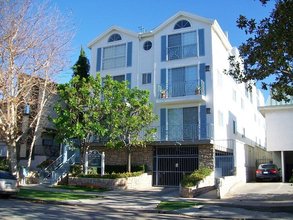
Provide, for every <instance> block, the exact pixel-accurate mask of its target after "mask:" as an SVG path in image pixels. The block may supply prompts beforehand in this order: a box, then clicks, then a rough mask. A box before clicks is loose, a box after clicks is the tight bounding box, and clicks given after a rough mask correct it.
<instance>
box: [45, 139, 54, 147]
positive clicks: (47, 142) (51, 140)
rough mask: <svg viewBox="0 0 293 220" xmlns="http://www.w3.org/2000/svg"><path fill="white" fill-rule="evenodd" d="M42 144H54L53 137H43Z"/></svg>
mask: <svg viewBox="0 0 293 220" xmlns="http://www.w3.org/2000/svg"><path fill="white" fill-rule="evenodd" d="M43 145H44V146H54V140H53V139H43Z"/></svg>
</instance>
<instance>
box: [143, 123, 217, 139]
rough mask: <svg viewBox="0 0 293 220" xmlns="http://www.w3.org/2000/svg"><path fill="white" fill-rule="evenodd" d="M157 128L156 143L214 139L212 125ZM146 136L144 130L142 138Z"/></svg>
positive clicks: (154, 135)
mask: <svg viewBox="0 0 293 220" xmlns="http://www.w3.org/2000/svg"><path fill="white" fill-rule="evenodd" d="M155 128H156V130H157V132H156V133H155V134H153V138H154V141H155V142H164V141H175V142H182V141H185V142H195V141H200V140H213V139H214V126H213V124H211V123H210V124H183V125H169V126H155ZM144 134H145V131H144V130H142V131H141V133H140V136H141V137H143V136H144Z"/></svg>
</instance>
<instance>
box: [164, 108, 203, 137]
mask: <svg viewBox="0 0 293 220" xmlns="http://www.w3.org/2000/svg"><path fill="white" fill-rule="evenodd" d="M197 137H198V107H189V108H176V109H169V110H168V140H169V141H183V140H194V139H197Z"/></svg>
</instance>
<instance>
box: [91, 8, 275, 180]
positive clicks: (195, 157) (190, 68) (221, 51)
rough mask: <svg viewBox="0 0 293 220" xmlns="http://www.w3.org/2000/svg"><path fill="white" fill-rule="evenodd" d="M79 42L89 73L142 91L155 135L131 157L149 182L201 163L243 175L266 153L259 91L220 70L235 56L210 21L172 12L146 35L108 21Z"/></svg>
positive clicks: (251, 174)
mask: <svg viewBox="0 0 293 220" xmlns="http://www.w3.org/2000/svg"><path fill="white" fill-rule="evenodd" d="M87 46H88V48H90V49H91V74H92V75H96V73H100V75H101V77H102V78H103V77H105V76H106V74H110V75H111V76H112V77H113V79H116V80H118V81H122V80H128V81H129V83H130V87H131V88H133V87H138V88H139V89H144V90H149V91H150V101H151V102H152V103H154V105H155V107H154V112H155V113H156V114H157V115H158V116H159V121H158V122H154V123H153V124H152V126H155V127H156V128H157V133H156V135H155V136H154V139H155V141H154V142H153V143H152V144H151V145H150V146H149V148H150V149H151V150H149V151H147V153H146V152H145V153H144V154H139V153H138V154H137V157H138V159H135V158H134V160H135V161H136V162H137V163H138V162H139V161H140V160H139V157H140V156H141V161H142V162H143V163H144V162H145V161H147V162H146V163H148V166H149V169H150V170H151V171H152V172H153V184H154V185H178V183H179V181H180V180H181V179H182V174H183V173H185V174H190V173H192V172H193V171H194V170H195V169H198V168H202V167H210V168H212V169H214V170H215V175H216V177H221V176H227V175H236V176H238V177H239V178H240V179H243V180H249V179H252V178H253V177H254V170H253V168H254V167H255V163H256V162H255V161H256V159H259V158H263V157H269V156H270V155H265V154H266V152H265V151H264V150H263V149H264V147H265V121H264V118H263V116H262V115H261V114H260V113H259V111H258V109H257V107H258V106H259V105H261V104H263V103H264V101H263V100H264V98H263V95H262V94H261V92H260V91H259V90H257V89H256V88H254V89H253V90H252V91H251V92H248V91H247V90H246V86H245V84H243V83H242V84H237V83H236V82H235V81H234V79H233V78H232V77H231V76H227V75H225V74H224V69H227V70H228V69H229V68H230V67H229V62H228V57H229V56H230V55H234V56H236V57H238V56H239V53H238V50H237V48H233V47H232V46H231V44H230V42H229V40H228V36H227V34H225V33H224V32H223V31H222V29H221V28H220V26H219V24H218V22H217V21H216V20H214V19H208V18H204V17H200V16H197V15H194V14H190V13H187V12H182V11H180V12H178V13H176V14H175V15H174V16H172V17H170V18H169V19H168V20H166V21H165V22H163V23H162V24H160V25H159V26H158V27H156V28H155V29H153V30H152V31H149V32H144V33H136V32H133V31H130V30H126V29H124V28H121V27H117V26H111V27H110V28H109V29H107V30H106V31H104V32H103V33H102V34H100V35H99V36H98V37H97V38H95V39H94V40H93V41H91V42H90V43H89V44H88V45H87ZM248 148H249V149H248ZM111 154H112V153H111ZM146 154H147V155H148V156H145V155H146ZM145 157H147V158H148V159H143V158H145ZM150 158H151V159H150ZM106 163H107V154H106ZM108 163H110V161H109V160H108Z"/></svg>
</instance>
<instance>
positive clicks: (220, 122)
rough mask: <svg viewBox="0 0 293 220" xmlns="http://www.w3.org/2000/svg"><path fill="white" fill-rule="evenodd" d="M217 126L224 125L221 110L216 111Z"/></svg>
mask: <svg viewBox="0 0 293 220" xmlns="http://www.w3.org/2000/svg"><path fill="white" fill-rule="evenodd" d="M218 120H219V126H221V127H224V115H223V113H222V112H220V111H218Z"/></svg>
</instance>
